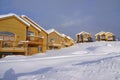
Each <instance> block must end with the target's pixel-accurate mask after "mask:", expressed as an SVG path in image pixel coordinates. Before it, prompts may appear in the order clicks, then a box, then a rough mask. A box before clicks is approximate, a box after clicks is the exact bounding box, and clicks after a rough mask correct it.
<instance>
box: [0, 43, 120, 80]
mask: <svg viewBox="0 0 120 80" xmlns="http://www.w3.org/2000/svg"><path fill="white" fill-rule="evenodd" d="M0 80H120V42H93V43H83V44H82V43H80V44H76V45H74V46H72V47H69V48H64V49H61V50H51V51H48V52H47V53H46V54H37V55H33V56H27V57H26V56H7V57H5V58H2V59H0Z"/></svg>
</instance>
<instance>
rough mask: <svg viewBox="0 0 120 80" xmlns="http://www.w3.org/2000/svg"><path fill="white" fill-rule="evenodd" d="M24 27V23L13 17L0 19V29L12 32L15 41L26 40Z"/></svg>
mask: <svg viewBox="0 0 120 80" xmlns="http://www.w3.org/2000/svg"><path fill="white" fill-rule="evenodd" d="M26 27H27V26H26V25H24V24H23V23H22V22H20V21H19V20H18V19H16V18H15V17H10V18H6V19H2V20H0V31H8V32H12V33H14V34H15V37H16V41H21V40H26Z"/></svg>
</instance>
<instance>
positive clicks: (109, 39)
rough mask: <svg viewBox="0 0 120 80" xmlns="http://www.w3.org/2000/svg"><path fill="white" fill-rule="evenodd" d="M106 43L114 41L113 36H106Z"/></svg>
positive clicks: (109, 34)
mask: <svg viewBox="0 0 120 80" xmlns="http://www.w3.org/2000/svg"><path fill="white" fill-rule="evenodd" d="M105 37H106V41H114V40H115V36H114V35H113V34H111V33H108V34H106V36H105Z"/></svg>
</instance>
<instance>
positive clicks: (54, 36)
mask: <svg viewBox="0 0 120 80" xmlns="http://www.w3.org/2000/svg"><path fill="white" fill-rule="evenodd" d="M52 39H53V40H54V41H53V43H54V44H59V45H61V46H62V37H61V36H60V35H58V34H57V33H56V32H52V33H50V34H49V35H48V44H50V43H51V40H52ZM61 46H59V48H61ZM48 49H50V48H49V46H48Z"/></svg>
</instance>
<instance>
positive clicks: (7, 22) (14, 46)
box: [0, 14, 46, 57]
mask: <svg viewBox="0 0 120 80" xmlns="http://www.w3.org/2000/svg"><path fill="white" fill-rule="evenodd" d="M41 31H42V30H41V29H40V28H38V27H36V26H34V25H32V24H30V23H28V22H27V21H25V20H24V19H23V18H21V17H20V16H18V15H16V14H6V15H0V57H2V56H5V55H10V54H14V55H32V54H36V53H39V52H44V51H46V48H44V46H43V45H44V37H43V36H39V35H38V34H40V33H41Z"/></svg>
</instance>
